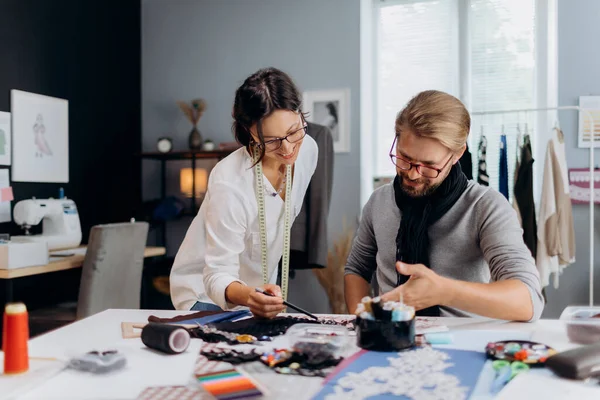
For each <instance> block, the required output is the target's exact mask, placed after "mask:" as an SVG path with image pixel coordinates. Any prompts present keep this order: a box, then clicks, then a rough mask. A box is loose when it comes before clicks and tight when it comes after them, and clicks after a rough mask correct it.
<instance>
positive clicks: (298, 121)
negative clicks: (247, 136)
mask: <svg viewBox="0 0 600 400" xmlns="http://www.w3.org/2000/svg"><path fill="white" fill-rule="evenodd" d="M250 133H251V134H252V138H253V139H254V141H255V142H257V143H259V140H258V132H257V126H256V124H254V125H253V126H252V127H251V128H250ZM262 133H263V138H264V140H265V160H268V161H277V162H280V163H282V164H285V165H292V164H294V162H296V159H297V158H298V152H299V151H300V146H302V142H303V141H304V135H305V134H306V122H305V121H304V118H302V115H301V114H300V113H298V112H294V111H289V110H277V111H274V112H273V113H272V114H271V115H269V116H268V117H266V118H264V119H263V121H262ZM283 138H286V139H285V140H281V139H283Z"/></svg>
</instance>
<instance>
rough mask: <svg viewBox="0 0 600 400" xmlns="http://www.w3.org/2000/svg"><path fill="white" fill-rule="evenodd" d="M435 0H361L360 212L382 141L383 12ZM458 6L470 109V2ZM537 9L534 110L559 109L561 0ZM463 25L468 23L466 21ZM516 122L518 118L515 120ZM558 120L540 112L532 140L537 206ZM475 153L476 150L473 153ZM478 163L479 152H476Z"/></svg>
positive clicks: (461, 82) (540, 1) (461, 93)
mask: <svg viewBox="0 0 600 400" xmlns="http://www.w3.org/2000/svg"><path fill="white" fill-rule="evenodd" d="M418 1H433V0H361V2H360V7H361V10H360V11H361V23H360V38H361V41H360V53H361V57H360V64H361V65H360V67H361V69H360V71H361V73H360V79H361V198H360V203H361V209H362V207H363V206H364V205H365V204H366V202H367V201H368V199H369V197H370V195H371V193H372V192H373V184H374V180H375V178H377V177H379V176H378V175H377V170H376V159H377V158H376V157H381V155H379V154H375V152H376V149H377V147H378V146H377V143H378V140H379V138H378V136H377V132H378V130H377V126H378V114H377V110H378V104H377V101H378V67H379V65H378V59H379V57H378V56H379V54H378V41H377V39H378V36H379V10H380V9H381V8H382V7H387V6H393V5H398V4H409V3H414V2H418ZM451 1H454V2H456V7H457V20H458V21H459V23H458V26H459V29H458V34H457V37H456V40H457V41H458V43H457V48H458V96H457V97H458V98H459V99H460V100H461V101H462V102H463V103H464V104H465V106H466V107H467V109H468V110H470V111H482V110H473V109H472V99H471V78H470V77H471V63H470V59H471V54H470V53H471V51H470V40H469V32H470V31H469V27H470V14H471V13H470V0H451ZM534 3H535V5H534V7H535V21H536V24H535V32H534V41H535V44H536V45H535V49H534V51H535V66H534V80H535V81H534V86H535V89H534V101H535V103H534V108H544V107H556V106H557V105H558V104H557V99H558V73H557V69H558V68H557V65H558V55H557V53H558V52H557V42H558V40H557V15H556V14H557V0H534ZM461 21H464V22H461ZM515 118H516V116H515ZM556 120H557V114H556V112H547V113H536V115H535V119H534V126H533V136H532V138H531V140H532V144H533V145H534V149H533V152H534V158H535V159H536V160H539V161H538V162H536V163H534V199H535V201H536V203H537V202H538V199H539V195H540V192H541V181H542V179H541V173H542V171H543V160H544V154H545V150H546V143H547V139H548V138H549V137H550V136H549V135H550V131H551V128H552V126H553V125H554V121H556ZM473 140H474V137H473V135H470V136H469V147H470V148H471V149H474V146H475V145H476V144H475V143H473ZM472 153H473V151H472ZM473 156H474V162H476V156H477V155H476V152H475V153H473Z"/></svg>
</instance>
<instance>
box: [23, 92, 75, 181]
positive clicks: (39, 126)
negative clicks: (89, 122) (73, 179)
mask: <svg viewBox="0 0 600 400" xmlns="http://www.w3.org/2000/svg"><path fill="white" fill-rule="evenodd" d="M11 111H12V121H13V158H14V160H13V170H12V175H13V176H12V178H13V181H16V182H69V102H68V101H67V100H64V99H59V98H56V97H49V96H43V95H39V94H35V93H28V92H23V91H20V90H12V91H11Z"/></svg>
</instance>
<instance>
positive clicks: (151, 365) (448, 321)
mask: <svg viewBox="0 0 600 400" xmlns="http://www.w3.org/2000/svg"><path fill="white" fill-rule="evenodd" d="M181 314H186V312H182V311H166V310H106V311H103V312H101V313H98V314H95V315H93V316H91V317H88V318H85V319H82V320H79V321H77V322H75V323H72V324H70V325H67V326H65V327H63V328H60V329H57V330H54V331H52V332H49V333H46V334H44V335H41V336H38V337H36V338H34V339H32V340H30V342H29V355H30V356H31V357H38V358H43V357H55V358H58V359H60V360H66V359H68V358H69V357H72V356H73V355H74V354H79V353H83V352H87V351H90V350H92V349H95V350H105V349H118V350H119V351H121V352H123V353H124V354H126V355H127V357H128V363H129V364H130V365H131V368H129V369H126V370H124V371H123V372H121V373H115V374H113V375H111V376H90V375H89V374H82V373H80V374H77V373H74V372H68V371H63V372H60V373H58V374H55V375H54V376H52V377H51V378H49V379H46V380H39V381H38V382H33V387H32V389H31V390H30V391H29V392H27V393H24V394H23V395H22V396H19V397H18V399H19V400H29V399H39V398H44V399H48V400H58V399H60V400H71V399H73V400H75V399H77V400H87V399H97V398H103V399H106V400H110V399H132V400H133V399H136V398H137V396H138V395H139V393H140V392H141V391H142V390H144V388H146V387H150V386H162V385H166V384H168V382H167V380H168V379H172V378H175V379H178V378H177V374H178V372H175V371H171V369H170V368H169V367H171V366H173V365H174V366H178V367H182V368H183V370H184V371H183V374H184V376H183V378H186V376H185V375H189V376H191V375H192V373H193V370H194V366H193V358H191V359H190V358H189V357H187V355H190V352H191V351H196V352H197V351H198V347H194V348H193V349H188V351H187V352H186V353H183V354H181V355H174V356H171V355H164V354H161V353H158V352H154V351H149V350H148V349H147V348H146V347H145V346H144V345H143V343H142V342H141V339H139V338H136V339H124V338H122V336H121V322H123V321H127V322H146V321H147V319H148V316H149V315H156V316H158V317H173V316H175V315H181ZM439 321H440V322H442V323H443V324H444V325H446V326H448V327H449V329H450V332H451V333H452V334H453V335H454V339H455V340H454V342H453V344H451V345H444V346H438V347H440V348H457V349H463V350H475V351H481V352H482V351H483V349H484V347H485V345H486V344H487V341H488V340H503V339H506V338H514V335H515V334H521V335H525V336H526V337H527V338H528V339H529V340H534V341H537V342H542V343H546V344H548V345H550V346H552V347H554V348H555V349H556V350H558V351H563V350H567V349H570V348H573V347H577V345H576V344H573V343H571V342H569V340H568V338H567V335H566V328H565V324H564V322H563V321H558V320H540V321H538V322H535V323H530V324H527V323H510V322H505V321H498V320H489V319H483V318H439ZM465 333H469V335H468V336H464V334H465ZM461 337H463V339H462V340H461V339H460V338H461ZM465 337H471V338H472V339H471V340H468V341H466V340H464V338H465ZM276 340H278V339H276ZM192 342H193V344H194V345H196V344H197V343H198V342H199V340H198V339H193V340H192ZM190 346H191V345H190ZM186 354H187V355H186ZM196 354H197V353H196ZM191 355H193V354H191ZM141 360H144V363H140V361H141ZM171 363H173V364H171ZM186 365H187V367H186ZM186 368H187V370H186ZM178 369H179V370H181V368H178ZM180 372H181V371H180ZM250 373H251V375H252V376H253V378H254V379H256V380H257V381H259V382H260V383H261V384H262V385H263V386H266V387H268V389H269V390H270V392H271V394H270V396H267V397H266V398H265V400H271V399H294V400H305V399H306V400H308V399H310V398H312V396H314V394H315V393H317V392H318V390H319V389H320V387H321V384H322V382H323V379H322V378H312V377H311V378H307V377H296V376H286V375H278V374H275V373H272V372H271V371H266V372H264V373H262V372H260V371H259V370H257V371H251V372H250ZM169 375H171V377H170V378H169V377H168V376H169ZM173 375H175V376H173ZM0 377H1V376H0ZM156 377H158V378H160V381H159V382H157V380H156ZM125 378H127V379H125ZM556 379H559V378H556ZM184 381H185V379H184ZM565 382H566V381H565ZM1 383H2V382H1V380H0V384H1ZM173 384H175V382H173ZM178 384H181V383H178ZM0 386H1V385H0ZM98 388H100V389H102V388H104V390H103V392H107V393H102V394H100V393H95V392H94V390H95V389H98ZM597 391H598V393H597V396H594V397H593V398H595V399H599V398H600V387H598V389H597ZM108 392H110V393H108ZM198 398H200V399H208V398H209V397H202V396H197V397H194V399H198ZM517 398H519V399H524V398H527V397H526V396H522V397H518V396H517ZM528 399H529V398H528ZM554 399H561V397H560V395H559V394H557V395H556V396H554V397H552V396H550V397H548V398H545V400H554ZM478 400H483V398H478ZM485 400H487V398H486V399H485ZM580 400H583V399H580Z"/></svg>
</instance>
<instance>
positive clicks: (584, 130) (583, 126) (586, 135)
mask: <svg viewBox="0 0 600 400" xmlns="http://www.w3.org/2000/svg"><path fill="white" fill-rule="evenodd" d="M579 107H581V108H585V109H586V110H587V111H588V112H589V113H590V114H591V118H590V115H589V114H588V113H586V112H583V111H579V132H578V139H579V140H578V141H579V147H585V148H590V146H591V145H590V138H591V137H592V135H591V131H592V121H593V122H594V147H600V96H579Z"/></svg>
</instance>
